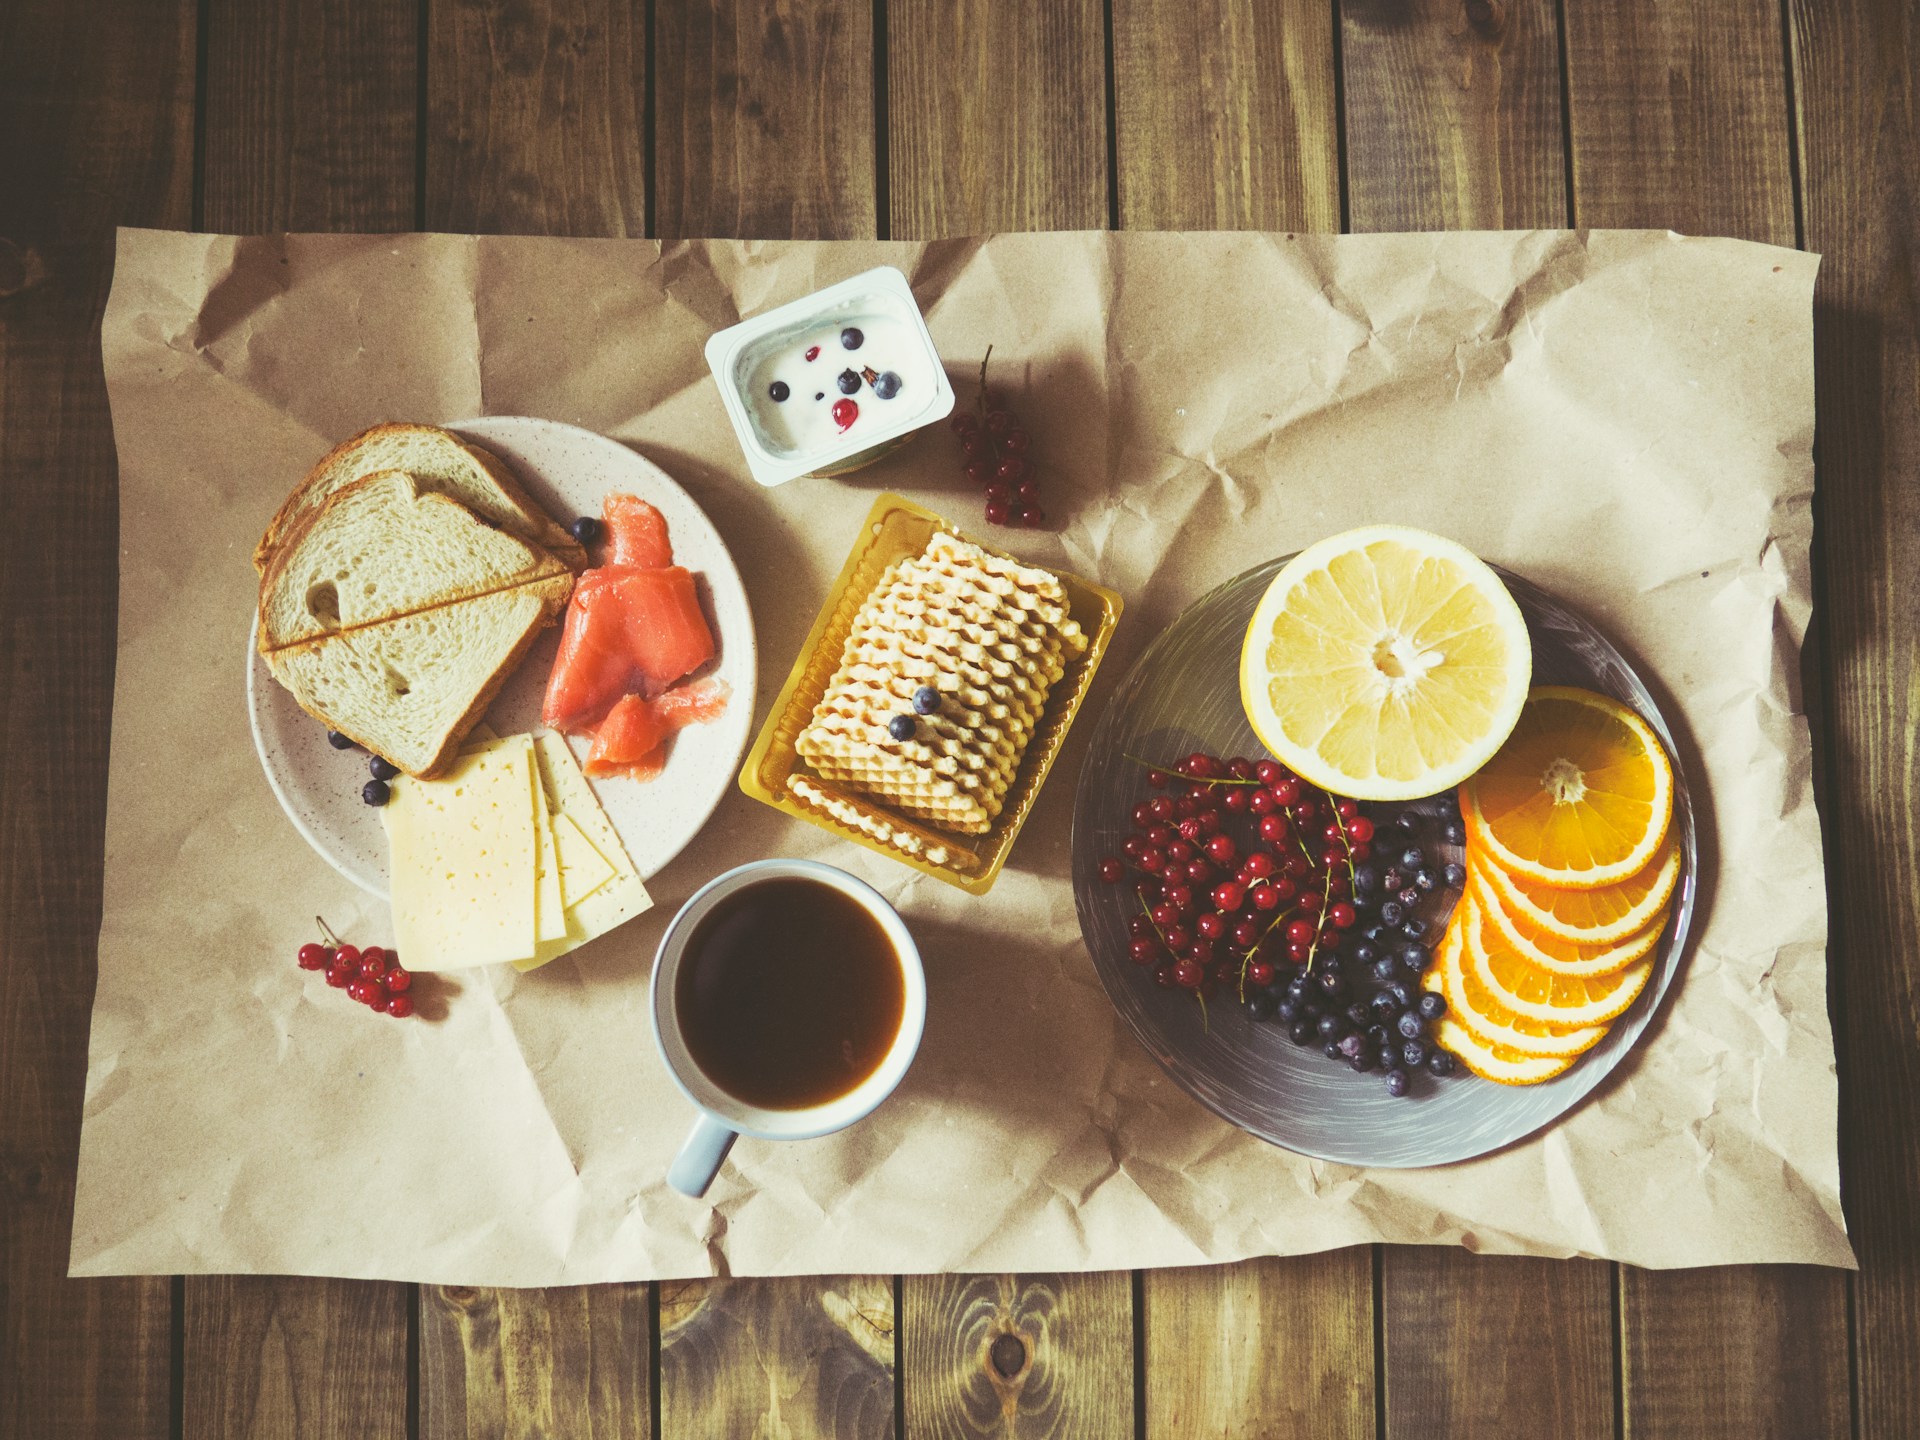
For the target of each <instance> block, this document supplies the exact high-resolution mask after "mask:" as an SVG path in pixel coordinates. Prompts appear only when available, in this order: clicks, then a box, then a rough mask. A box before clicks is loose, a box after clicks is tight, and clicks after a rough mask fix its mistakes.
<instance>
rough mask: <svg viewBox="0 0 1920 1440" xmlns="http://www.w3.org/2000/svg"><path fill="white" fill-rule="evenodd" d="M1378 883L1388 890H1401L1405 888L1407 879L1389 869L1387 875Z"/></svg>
mask: <svg viewBox="0 0 1920 1440" xmlns="http://www.w3.org/2000/svg"><path fill="white" fill-rule="evenodd" d="M1380 883H1381V884H1382V885H1384V886H1386V888H1387V889H1389V890H1403V889H1405V888H1406V884H1407V877H1406V876H1405V875H1403V874H1401V873H1400V872H1399V871H1398V870H1395V869H1393V868H1391V867H1389V868H1388V870H1387V873H1386V874H1385V875H1384V876H1382V877H1381V880H1380Z"/></svg>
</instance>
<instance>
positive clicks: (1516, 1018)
mask: <svg viewBox="0 0 1920 1440" xmlns="http://www.w3.org/2000/svg"><path fill="white" fill-rule="evenodd" d="M1461 903H1462V904H1463V905H1465V904H1469V903H1471V902H1470V901H1462V902H1461ZM1465 918H1466V917H1465V915H1464V914H1460V915H1456V917H1455V919H1454V923H1453V924H1451V925H1449V926H1448V927H1447V933H1446V934H1445V935H1444V936H1443V937H1442V938H1441V941H1440V946H1439V948H1438V949H1437V950H1436V951H1435V952H1434V957H1433V968H1432V969H1431V970H1429V971H1428V972H1427V975H1426V978H1425V979H1424V980H1423V981H1422V982H1421V983H1422V984H1423V985H1424V986H1425V987H1426V988H1427V989H1429V990H1433V991H1436V992H1438V993H1439V995H1440V996H1441V998H1442V999H1444V1000H1445V1001H1446V1002H1447V1013H1448V1014H1449V1015H1451V1016H1452V1017H1453V1018H1454V1019H1455V1020H1458V1021H1459V1022H1460V1024H1461V1025H1462V1026H1464V1027H1465V1028H1466V1029H1467V1030H1468V1031H1470V1032H1471V1033H1472V1035H1473V1038H1474V1039H1476V1040H1478V1041H1479V1042H1480V1043H1481V1044H1482V1045H1487V1046H1491V1047H1495V1048H1498V1049H1502V1050H1511V1051H1513V1052H1514V1053H1515V1054H1519V1055H1538V1056H1541V1057H1544V1058H1551V1059H1558V1058H1562V1057H1566V1058H1571V1057H1572V1056H1575V1055H1582V1054H1585V1053H1586V1052H1587V1051H1588V1050H1591V1049H1592V1048H1593V1047H1594V1046H1596V1045H1598V1044H1599V1043H1600V1042H1601V1041H1602V1040H1604V1039H1605V1038H1606V1034H1607V1027H1606V1026H1605V1025H1583V1026H1581V1027H1580V1028H1579V1029H1577V1030H1561V1029H1557V1028H1555V1027H1554V1026H1551V1025H1545V1024H1542V1023H1541V1022H1540V1021H1538V1020H1528V1019H1527V1018H1525V1017H1524V1016H1520V1015H1515V1014H1514V1013H1513V1012H1512V1011H1511V1010H1508V1009H1507V1008H1506V1007H1504V1006H1503V1005H1501V1004H1500V1002H1499V1001H1498V1000H1496V999H1494V998H1493V994H1492V992H1491V991H1489V990H1488V989H1487V988H1486V986H1484V985H1482V984H1481V983H1480V982H1479V980H1478V979H1476V978H1475V977H1474V976H1473V975H1472V974H1470V973H1469V972H1468V970H1467V967H1466V947H1465V944H1464V942H1463V940H1462V936H1461V931H1462V929H1463V928H1464V925H1465Z"/></svg>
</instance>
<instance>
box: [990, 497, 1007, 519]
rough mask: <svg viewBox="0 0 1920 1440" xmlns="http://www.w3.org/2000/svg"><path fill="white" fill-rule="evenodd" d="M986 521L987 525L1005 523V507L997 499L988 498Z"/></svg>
mask: <svg viewBox="0 0 1920 1440" xmlns="http://www.w3.org/2000/svg"><path fill="white" fill-rule="evenodd" d="M987 523H988V524H989V525H1004V524H1006V523H1007V507H1006V506H1004V505H1002V504H1000V503H999V501H997V500H989V501H988V502H987Z"/></svg>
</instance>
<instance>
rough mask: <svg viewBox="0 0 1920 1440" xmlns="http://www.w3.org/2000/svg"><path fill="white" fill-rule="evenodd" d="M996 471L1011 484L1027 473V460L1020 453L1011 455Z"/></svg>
mask: <svg viewBox="0 0 1920 1440" xmlns="http://www.w3.org/2000/svg"><path fill="white" fill-rule="evenodd" d="M994 473H995V474H997V475H998V476H999V477H1000V478H1001V479H1002V480H1004V481H1006V482H1007V483H1008V484H1009V485H1011V484H1013V483H1014V482H1015V481H1017V480H1019V479H1020V477H1021V476H1023V475H1025V474H1026V473H1027V462H1026V461H1024V460H1022V459H1021V458H1020V457H1019V456H1018V455H1009V456H1008V457H1007V458H1006V459H1004V460H1002V461H1001V462H1000V466H999V468H998V469H997V470H996V471H995V472H994Z"/></svg>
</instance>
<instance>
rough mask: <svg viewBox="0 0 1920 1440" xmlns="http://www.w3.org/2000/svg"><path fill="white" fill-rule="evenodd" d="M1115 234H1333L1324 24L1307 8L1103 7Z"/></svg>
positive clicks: (1329, 48)
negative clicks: (1109, 29)
mask: <svg viewBox="0 0 1920 1440" xmlns="http://www.w3.org/2000/svg"><path fill="white" fill-rule="evenodd" d="M1112 10H1113V103H1114V154H1115V159H1116V162H1117V165H1116V178H1115V183H1116V185H1117V186H1118V191H1117V194H1118V209H1119V222H1120V225H1121V227H1122V228H1123V229H1127V230H1158V229H1167V230H1176V229H1181V230H1244V229H1253V230H1338V229H1339V228H1340V143H1339V135H1338V129H1339V115H1338V107H1337V105H1336V104H1335V100H1334V52H1333V13H1332V11H1331V10H1330V9H1329V8H1328V7H1327V6H1326V5H1325V4H1323V3H1320V0H1113V6H1112Z"/></svg>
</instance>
